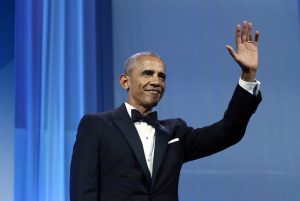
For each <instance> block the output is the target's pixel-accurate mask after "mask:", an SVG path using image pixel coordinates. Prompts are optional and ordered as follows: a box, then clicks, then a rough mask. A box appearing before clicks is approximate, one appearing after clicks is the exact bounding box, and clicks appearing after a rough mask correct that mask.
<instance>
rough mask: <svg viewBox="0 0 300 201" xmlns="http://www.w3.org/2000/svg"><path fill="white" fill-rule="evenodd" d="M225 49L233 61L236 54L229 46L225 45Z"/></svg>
mask: <svg viewBox="0 0 300 201" xmlns="http://www.w3.org/2000/svg"><path fill="white" fill-rule="evenodd" d="M225 47H226V48H227V50H228V52H229V54H230V55H231V56H232V57H233V58H234V59H236V53H235V51H234V49H233V48H232V47H231V46H230V45H226V46H225Z"/></svg>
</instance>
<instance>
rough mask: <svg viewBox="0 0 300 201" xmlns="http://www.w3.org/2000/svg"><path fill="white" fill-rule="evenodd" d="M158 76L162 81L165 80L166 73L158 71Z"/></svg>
mask: <svg viewBox="0 0 300 201" xmlns="http://www.w3.org/2000/svg"><path fill="white" fill-rule="evenodd" d="M158 77H159V78H160V79H161V80H162V81H165V80H166V74H164V73H159V74H158Z"/></svg>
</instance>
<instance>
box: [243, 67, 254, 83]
mask: <svg viewBox="0 0 300 201" xmlns="http://www.w3.org/2000/svg"><path fill="white" fill-rule="evenodd" d="M255 75H256V71H251V70H248V71H243V72H242V75H241V79H242V80H244V81H246V82H255Z"/></svg>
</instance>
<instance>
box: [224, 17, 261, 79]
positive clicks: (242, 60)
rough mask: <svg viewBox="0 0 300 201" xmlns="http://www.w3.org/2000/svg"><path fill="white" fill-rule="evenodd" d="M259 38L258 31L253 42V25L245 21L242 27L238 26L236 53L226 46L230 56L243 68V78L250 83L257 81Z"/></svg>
mask: <svg viewBox="0 0 300 201" xmlns="http://www.w3.org/2000/svg"><path fill="white" fill-rule="evenodd" d="M258 37H259V32H258V31H256V32H255V35H254V40H252V23H251V22H249V23H247V21H244V22H243V24H242V27H241V26H240V25H239V24H238V25H237V26H236V51H234V49H233V48H232V47H231V46H230V45H226V48H227V49H228V51H229V53H230V55H231V56H232V57H233V59H234V60H235V61H236V62H237V63H238V64H239V65H240V67H241V68H242V75H241V78H242V79H243V80H245V81H248V82H253V81H254V80H255V74H256V71H257V69H258Z"/></svg>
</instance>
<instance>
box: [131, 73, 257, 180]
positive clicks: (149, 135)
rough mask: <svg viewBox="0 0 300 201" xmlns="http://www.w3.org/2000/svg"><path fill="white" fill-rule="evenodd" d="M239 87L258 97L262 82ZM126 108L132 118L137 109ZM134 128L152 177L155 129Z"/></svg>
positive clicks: (140, 125) (137, 125)
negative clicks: (133, 111) (134, 110)
mask: <svg viewBox="0 0 300 201" xmlns="http://www.w3.org/2000/svg"><path fill="white" fill-rule="evenodd" d="M239 85H240V86H241V87H242V88H243V89H245V90H246V91H248V92H249V93H251V94H253V95H257V94H258V92H259V88H260V82H259V81H257V80H256V81H255V82H246V81H244V80H242V79H241V78H240V79H239ZM125 106H126V109H127V112H128V114H129V116H130V118H131V110H132V109H136V108H134V107H133V106H131V105H129V104H128V103H126V102H125ZM134 126H135V128H136V130H137V132H138V134H139V136H140V139H141V141H142V144H143V149H144V155H145V159H146V162H147V165H148V169H149V171H150V174H151V176H152V169H153V158H154V149H155V128H154V127H153V126H151V125H149V124H147V123H145V122H135V123H134Z"/></svg>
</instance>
